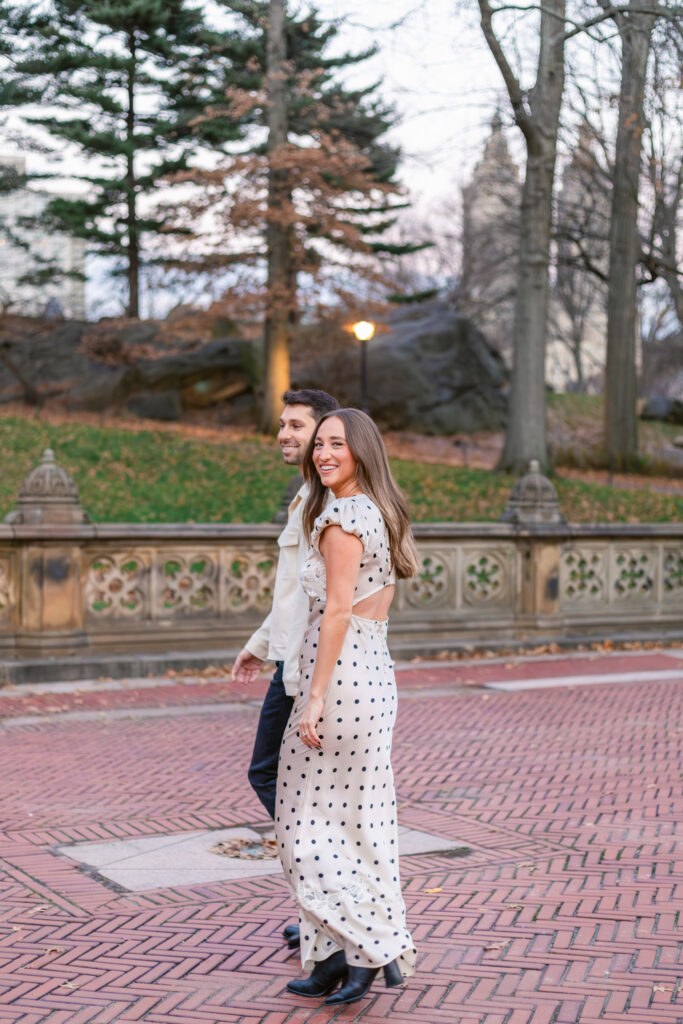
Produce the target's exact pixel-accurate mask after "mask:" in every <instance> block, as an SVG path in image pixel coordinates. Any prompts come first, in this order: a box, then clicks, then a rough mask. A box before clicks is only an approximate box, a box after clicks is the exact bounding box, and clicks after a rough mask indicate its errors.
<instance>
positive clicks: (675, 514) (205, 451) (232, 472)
mask: <svg viewBox="0 0 683 1024" xmlns="http://www.w3.org/2000/svg"><path fill="white" fill-rule="evenodd" d="M48 447H49V448H53V449H54V450H55V452H56V454H57V459H58V461H59V463H60V464H61V465H62V466H63V467H64V468H65V469H66V470H67V471H68V472H69V473H70V474H71V476H72V477H73V479H74V481H75V482H76V485H77V487H78V489H79V493H80V496H81V501H82V503H83V507H84V508H86V509H87V510H88V511H89V512H90V514H91V515H92V517H93V519H94V520H95V521H97V522H147V523H151V522H158V523H173V522H179V523H180V522H197V523H198V522H226V523H229V522H234V523H249V522H267V521H269V520H270V519H272V517H273V515H274V514H275V512H276V510H277V509H278V507H279V505H280V501H281V498H282V493H283V491H284V488H285V486H286V484H287V482H288V480H289V479H290V478H291V475H292V470H291V469H290V468H288V467H287V466H285V465H284V464H283V463H282V459H281V457H280V452H279V449H278V447H277V445H276V444H275V443H274V442H272V441H268V440H265V439H259V438H249V439H245V440H240V441H235V440H232V439H227V438H226V441H225V442H223V441H221V440H208V441H207V440H204V439H196V438H187V437H183V436H181V435H178V434H173V433H170V432H168V433H167V432H163V431H154V430H134V431H133V430H122V429H116V428H110V427H95V426H89V425H85V424H80V423H65V424H60V425H54V424H51V423H48V422H45V421H43V420H37V419H23V418H20V417H6V418H0V452H1V453H2V473H1V474H0V516H3V517H4V516H5V515H6V514H7V512H9V511H10V510H11V509H12V508H13V507H14V504H15V501H16V497H17V494H18V491H19V487H20V485H21V482H22V481H23V479H24V478H25V476H26V475H27V473H28V472H29V471H30V470H31V469H33V468H34V466H36V465H38V463H39V462H40V459H41V455H42V451H43V449H44V448H48ZM392 469H393V472H394V474H395V476H396V479H397V481H398V483H399V485H400V486H401V487H402V488H403V489H404V491H405V493H406V495H407V497H408V501H409V503H410V507H411V511H412V514H413V516H414V518H415V519H416V520H418V521H423V522H439V521H449V520H450V521H454V522H467V521H481V522H491V521H495V520H496V519H498V517H499V516H500V514H501V513H502V511H503V509H504V508H505V503H506V501H507V497H508V495H509V492H510V488H511V486H512V484H513V482H514V481H513V480H512V479H511V478H510V477H506V476H502V475H499V474H496V473H492V472H489V471H487V470H478V469H464V468H463V469H458V468H453V467H451V466H445V465H438V464H424V463H419V462H412V461H408V460H396V459H394V460H392ZM556 486H557V489H558V492H559V495H560V501H561V504H562V508H563V511H564V514H565V516H566V517H567V519H569V520H570V521H573V522H602V521H613V522H637V521H642V522H678V521H680V520H681V519H682V518H683V496H682V497H678V496H675V495H667V494H656V493H652V492H650V491H648V490H638V491H623V490H620V491H618V490H612V489H611V488H609V487H606V486H600V485H598V484H589V483H583V482H581V481H575V480H562V479H559V480H557V481H556Z"/></svg>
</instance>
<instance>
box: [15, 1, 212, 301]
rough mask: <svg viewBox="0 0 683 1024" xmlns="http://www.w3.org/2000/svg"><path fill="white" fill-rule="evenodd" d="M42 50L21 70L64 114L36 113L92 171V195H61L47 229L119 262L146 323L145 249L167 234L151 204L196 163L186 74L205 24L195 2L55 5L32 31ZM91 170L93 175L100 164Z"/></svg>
mask: <svg viewBox="0 0 683 1024" xmlns="http://www.w3.org/2000/svg"><path fill="white" fill-rule="evenodd" d="M32 31H33V35H34V40H35V44H34V48H33V52H32V53H31V54H30V55H29V56H27V57H26V58H25V59H24V60H23V61H22V63H21V65H20V70H21V71H23V72H24V73H26V74H30V75H32V76H33V77H34V78H37V79H39V80H40V81H41V82H42V83H43V101H44V102H45V103H50V104H54V105H56V106H58V107H59V108H60V116H58V117H56V118H55V117H33V118H31V119H30V120H32V121H33V123H36V124H40V125H42V126H44V127H45V128H46V129H47V130H48V131H49V132H50V133H51V134H52V135H53V136H55V137H56V138H58V139H60V140H63V141H64V142H67V143H70V144H73V145H75V146H76V147H77V148H78V150H79V151H80V154H81V155H82V156H83V157H85V158H86V160H87V161H88V169H87V170H86V171H85V172H83V173H82V174H79V175H75V177H77V178H80V180H82V181H84V182H86V183H87V184H88V186H89V188H88V194H87V195H86V196H84V197H82V198H80V197H79V198H61V197H59V198H55V199H54V200H53V201H52V202H51V203H50V204H49V207H48V208H47V210H46V213H45V216H44V218H43V219H44V223H45V225H46V226H49V225H50V224H51V225H52V226H53V227H54V229H55V230H66V231H67V232H69V233H71V234H73V235H75V236H77V237H80V238H83V239H85V240H86V242H87V244H88V248H89V250H90V251H91V252H95V253H98V254H101V255H105V256H109V257H113V258H114V259H115V260H116V263H117V269H116V272H117V273H121V274H124V275H125V276H126V278H127V283H128V302H127V313H128V315H129V316H132V317H137V316H139V292H140V270H141V266H142V265H143V262H144V261H145V259H146V258H148V259H151V258H152V257H151V256H148V255H147V254H146V252H145V243H146V242H147V241H148V240H149V242H152V241H153V240H154V238H157V239H158V238H159V237H160V236H163V235H164V234H165V232H166V231H167V230H168V224H167V223H166V221H165V219H164V218H162V217H160V216H159V215H158V214H156V213H154V212H152V210H151V204H150V203H149V201H148V200H149V198H150V197H152V196H154V195H155V193H156V192H157V191H158V190H159V188H160V187H163V186H164V185H165V184H166V181H165V179H166V176H167V175H169V174H172V173H175V172H178V171H179V170H182V169H183V168H184V167H186V165H187V159H188V154H189V152H190V151H191V149H192V148H193V147H194V145H195V144H196V140H195V137H194V134H193V131H192V128H191V125H190V121H191V119H192V116H193V115H194V114H196V112H197V110H196V106H195V103H196V101H197V97H198V96H199V95H200V94H201V89H200V87H199V86H198V85H197V83H196V81H195V82H194V83H192V82H191V81H190V80H189V78H188V75H187V73H186V72H187V66H188V62H189V61H190V59H196V58H197V56H198V55H199V54H200V53H201V50H202V45H203V43H202V31H203V20H202V15H201V13H200V12H199V11H198V10H196V9H193V8H191V7H190V6H189V4H188V3H187V0H100V2H97V0H95V2H93V0H52V3H51V7H50V9H49V10H48V11H47V13H43V14H41V15H39V16H37V17H36V18H35V19H34V21H33V24H32ZM91 168H92V169H91Z"/></svg>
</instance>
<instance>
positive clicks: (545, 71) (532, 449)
mask: <svg viewBox="0 0 683 1024" xmlns="http://www.w3.org/2000/svg"><path fill="white" fill-rule="evenodd" d="M479 6H480V10H481V12H482V28H483V30H484V35H485V37H486V41H487V43H488V45H489V48H490V49H491V52H492V53H493V56H494V57H495V59H496V62H497V63H498V66H499V68H500V70H501V73H502V75H503V78H504V80H505V84H506V86H507V89H508V93H509V96H510V101H511V103H512V108H513V111H514V114H515V121H516V123H517V125H518V127H519V128H520V129H521V131H522V133H523V134H524V138H525V141H526V146H527V163H526V175H525V180H524V187H523V190H522V205H521V210H520V233H519V266H518V279H517V296H516V303H515V319H514V331H513V345H514V348H513V362H512V379H511V385H510V402H509V419H508V427H507V431H506V435H505V446H504V449H503V454H502V456H501V459H500V463H499V467H500V468H502V469H509V470H512V471H513V472H517V473H521V472H525V471H526V470H527V469H528V466H529V462H530V460H531V459H538V461H539V463H540V464H541V466H543V467H546V466H547V464H548V452H547V446H546V430H545V351H546V338H547V327H548V290H549V286H548V266H549V263H550V230H551V224H552V196H553V180H554V176H555V157H556V152H557V134H558V129H559V120H560V106H561V103H562V92H563V88H564V22H565V6H566V3H565V0H546V3H545V4H544V6H543V8H542V11H541V15H540V38H539V52H538V64H537V74H536V84H535V86H534V88H533V90H532V91H531V93H530V95H529V100H528V107H527V102H526V99H525V96H524V93H523V91H522V89H521V87H520V84H519V82H518V81H517V79H516V78H515V77H514V75H513V74H512V71H511V69H510V66H509V64H508V63H507V60H506V58H505V56H504V54H503V52H502V48H501V46H500V43H499V41H498V39H497V38H496V37H495V36H494V34H493V30H492V26H491V16H492V14H493V10H492V8H491V7H490V5H489V3H488V0H479Z"/></svg>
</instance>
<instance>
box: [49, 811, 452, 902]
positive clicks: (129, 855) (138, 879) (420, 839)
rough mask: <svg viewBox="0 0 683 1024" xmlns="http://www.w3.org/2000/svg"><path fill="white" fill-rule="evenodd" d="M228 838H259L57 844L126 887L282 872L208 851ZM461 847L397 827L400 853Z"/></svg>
mask: <svg viewBox="0 0 683 1024" xmlns="http://www.w3.org/2000/svg"><path fill="white" fill-rule="evenodd" d="M228 839H249V840H251V841H252V842H253V843H254V844H259V843H260V842H261V840H262V836H261V833H260V832H255V831H254V830H253V829H250V828H227V829H216V830H211V831H209V830H204V831H200V832H191V833H189V834H188V833H185V834H180V835H177V834H176V835H158V836H148V837H146V838H144V839H120V840H112V841H111V842H107V843H76V844H72V845H69V846H60V847H58V848H57V850H58V852H59V853H61V854H63V855H64V856H65V857H68V858H69V859H70V860H73V861H76V862H77V863H78V864H85V865H88V867H92V868H95V869H96V870H97V873H98V874H99V875H100V876H101V877H102V878H106V879H109V881H111V882H115V883H116V884H117V885H119V886H121V887H122V888H123V889H126V890H128V891H129V892H144V891H145V890H149V889H168V888H174V887H177V886H183V885H196V884H198V883H199V884H201V883H204V882H221V881H228V880H231V879H239V878H254V877H257V876H259V875H277V874H281V873H282V868H281V866H280V861H279V860H278V859H277V858H274V859H272V860H271V859H268V858H262V857H258V858H253V859H249V858H245V857H227V856H224V855H222V854H216V853H212V852H211V848H212V847H213V846H214V845H215V844H216V843H219V842H222V841H224V840H228ZM461 849H463V846H462V844H460V843H457V842H455V841H454V840H452V839H447V838H444V837H443V836H437V835H430V834H429V833H427V832H419V831H417V830H416V829H410V828H406V827H401V828H399V854H400V856H407V855H408V854H420V853H436V852H444V851H453V850H461Z"/></svg>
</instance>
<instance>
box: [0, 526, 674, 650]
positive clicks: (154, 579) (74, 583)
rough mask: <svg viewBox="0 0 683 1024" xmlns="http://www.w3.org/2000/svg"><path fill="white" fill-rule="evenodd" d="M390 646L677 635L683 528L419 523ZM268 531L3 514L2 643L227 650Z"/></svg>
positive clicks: (268, 596)
mask: <svg viewBox="0 0 683 1024" xmlns="http://www.w3.org/2000/svg"><path fill="white" fill-rule="evenodd" d="M415 534H416V539H417V544H418V550H419V553H420V559H421V566H420V573H419V576H418V578H417V579H415V580H402V581H400V583H399V586H398V588H397V597H396V601H395V602H394V605H393V607H392V610H391V616H390V634H391V643H392V644H393V645H395V647H396V649H397V652H398V651H400V650H403V651H404V652H405V651H409V650H415V651H420V650H422V649H424V650H429V649H431V650H441V649H444V648H445V647H448V646H450V645H457V644H458V643H460V642H461V641H462V642H467V643H470V642H473V641H476V639H477V638H479V637H481V636H482V635H483V636H486V637H489V638H493V637H495V638H497V639H501V640H502V639H510V640H514V639H515V638H516V637H518V636H522V634H524V635H525V636H526V637H529V638H531V637H533V636H538V637H544V638H546V639H547V638H549V637H555V636H557V637H561V636H574V637H577V636H580V635H581V636H583V635H587V636H594V637H595V636H611V635H613V634H614V632H615V626H617V624H618V626H619V629H620V631H621V632H623V631H624V630H626V629H628V630H629V631H633V632H634V635H636V634H638V635H640V634H642V633H644V632H646V631H649V632H650V635H664V636H666V637H668V638H670V637H672V636H678V635H681V636H683V526H681V525H679V524H674V525H672V526H670V527H669V526H664V525H662V524H656V525H647V524H644V525H642V526H641V525H632V524H628V525H626V524H615V525H613V526H606V525H605V526H600V525H598V526H588V527H581V526H571V527H564V526H560V527H558V528H549V529H544V530H540V529H536V528H533V529H531V528H527V527H520V528H519V529H517V528H515V527H510V526H507V525H495V524H473V523H472V524H418V526H417V527H416V530H415ZM276 537H277V528H275V527H273V526H270V525H268V524H262V525H256V526H253V527H250V526H246V525H242V524H235V525H234V526H230V525H225V524H218V525H216V526H209V525H205V526H204V525H200V524H188V525H178V526H168V525H159V526H146V525H143V524H129V525H125V524H121V525H118V524H96V525H92V524H90V525H89V524H74V523H71V522H68V523H65V524H59V525H57V526H55V525H54V524H48V525H40V524H39V525H37V526H36V525H34V524H28V523H19V524H16V525H14V524H4V525H3V524H0V649H1V650H2V651H5V652H10V656H17V655H22V654H23V653H31V652H35V651H36V650H40V651H41V652H45V653H46V655H48V654H49V656H55V655H57V656H58V655H59V654H60V653H63V652H65V651H72V650H74V649H81V648H83V647H85V648H89V649H91V650H92V651H97V650H100V651H111V650H119V649H121V650H132V649H136V650H150V651H152V650H168V646H169V637H171V636H172V637H173V643H174V644H176V645H177V649H178V650H183V649H189V648H193V649H197V648H205V649H216V648H219V647H225V648H226V649H227V648H230V650H234V649H237V648H238V646H239V645H241V644H242V643H243V642H244V639H245V638H246V637H247V636H248V635H249V634H250V633H251V632H252V631H253V629H255V628H256V627H257V626H258V625H259V623H260V622H261V621H262V620H263V618H264V617H265V615H266V614H267V612H268V610H269V608H270V604H271V601H272V596H273V587H274V583H275V572H276V566H277V557H278V547H277V543H276Z"/></svg>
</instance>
